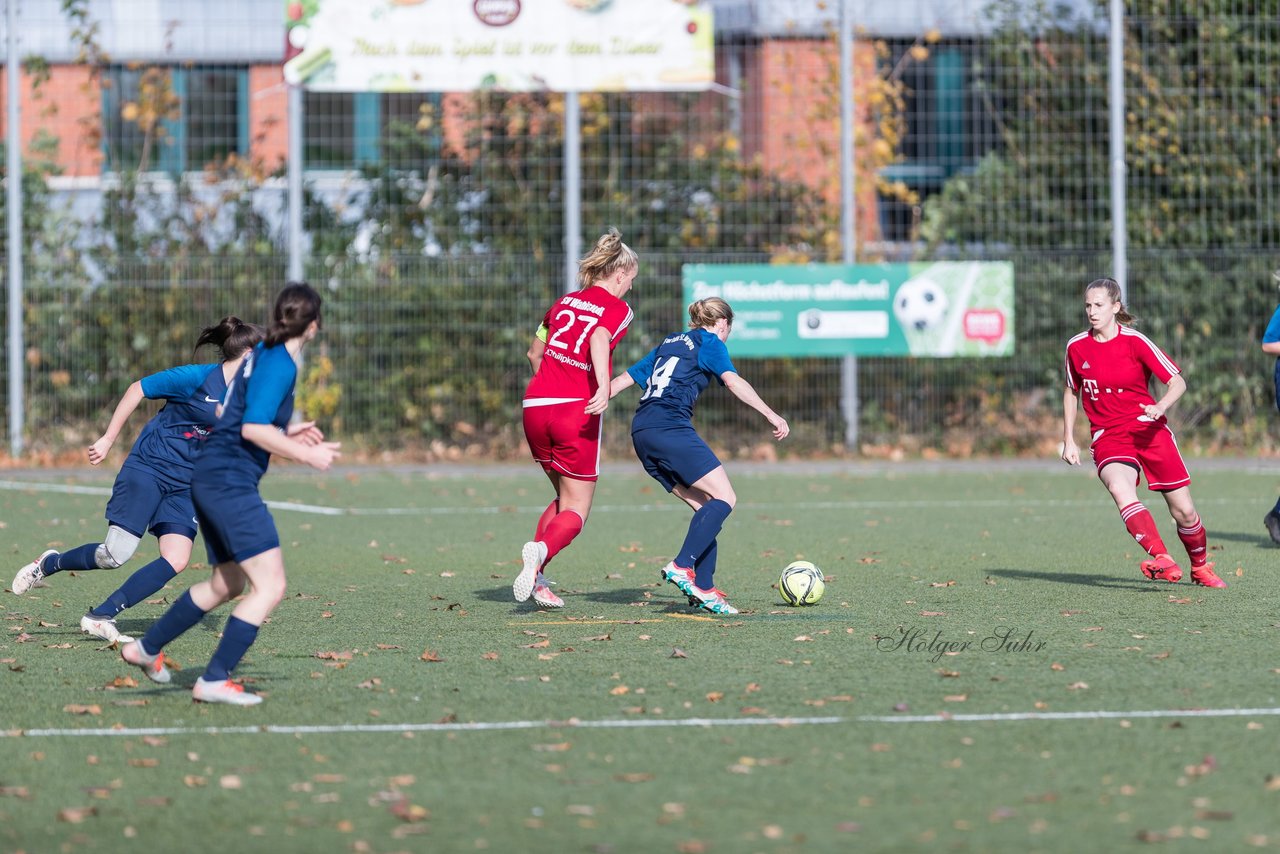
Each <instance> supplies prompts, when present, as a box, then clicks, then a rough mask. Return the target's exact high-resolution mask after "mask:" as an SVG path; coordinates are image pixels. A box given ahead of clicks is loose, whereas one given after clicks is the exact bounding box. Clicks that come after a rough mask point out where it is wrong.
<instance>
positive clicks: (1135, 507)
mask: <svg viewBox="0 0 1280 854" xmlns="http://www.w3.org/2000/svg"><path fill="white" fill-rule="evenodd" d="M1120 518H1121V519H1122V520H1123V521H1124V526H1125V528H1126V529H1127V530H1128V531H1129V533H1130V534H1131V535H1132V536H1133V538H1134V539H1135V540H1136V541H1137V542H1138V545H1140V546H1142V547H1143V548H1144V549H1146V550H1147V554H1149V555H1151V556H1152V557H1155V556H1156V555H1162V554H1167V553H1168V552H1166V551H1165V547H1164V540H1162V539H1160V531H1158V530H1157V529H1156V520H1155V519H1152V518H1151V513H1150V511H1148V510H1147V508H1146V507H1144V506H1143V505H1142V502H1141V501H1135V502H1133V503H1132V504H1130V505H1128V506H1127V507H1121V508H1120Z"/></svg>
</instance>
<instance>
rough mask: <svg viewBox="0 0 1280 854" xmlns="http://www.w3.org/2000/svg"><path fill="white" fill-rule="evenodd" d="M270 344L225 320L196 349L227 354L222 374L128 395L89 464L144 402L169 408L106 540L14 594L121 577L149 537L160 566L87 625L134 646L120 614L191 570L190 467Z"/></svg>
mask: <svg viewBox="0 0 1280 854" xmlns="http://www.w3.org/2000/svg"><path fill="white" fill-rule="evenodd" d="M261 340H262V328H261V327H260V326H256V325H254V324H252V323H245V322H244V321H242V320H240V319H239V318H237V317H224V318H223V319H222V321H221V322H219V323H218V325H216V326H210V327H208V328H207V329H205V330H204V331H202V332H201V333H200V337H199V338H198V339H197V340H196V346H195V349H196V350H198V349H200V348H201V347H203V346H204V345H206V344H212V345H214V346H216V347H218V349H219V350H220V352H221V356H222V362H221V364H220V365H182V366H180V367H176V368H170V369H169V370H167V371H161V372H159V373H156V374H151V375H150V376H146V377H143V378H142V379H140V380H138V381H137V382H135V383H133V384H132V385H131V386H129V388H128V390H127V391H125V393H124V397H122V398H121V399H120V402H119V403H118V404H117V405H116V409H115V412H114V413H113V414H112V416H111V421H110V423H109V424H108V425H107V430H106V432H105V433H103V434H102V436H101V437H99V438H98V440H97V441H96V442H94V443H93V444H92V445H90V446H89V462H90V463H91V464H92V465H95V466H96V465H99V464H100V463H101V462H102V461H103V460H104V459H106V457H107V453H108V452H109V451H110V450H111V446H112V445H114V444H115V441H116V438H117V437H118V436H119V435H120V431H121V430H122V429H124V425H125V423H126V422H127V421H128V420H129V416H131V415H132V414H133V412H134V410H135V409H137V408H138V405H139V404H141V403H142V401H143V400H144V399H147V400H163V401H165V405H164V406H163V407H162V408H161V410H160V411H159V412H158V413H157V414H156V415H155V417H154V418H152V419H151V420H150V421H148V422H147V424H146V426H145V427H143V428H142V432H141V433H140V434H139V435H138V438H137V441H135V442H134V443H133V448H132V449H131V450H130V451H129V456H128V457H126V458H125V461H124V464H123V465H122V466H121V467H120V473H119V474H118V475H117V476H116V482H115V486H113V487H112V489H111V500H110V501H108V502H107V511H106V517H107V536H106V538H105V539H104V540H103V541H102V542H100V543H85V544H84V545H82V546H77V547H76V548H74V549H70V550H69V551H65V552H61V553H59V552H58V551H57V550H55V549H49V550H47V551H45V552H44V553H43V554H41V555H40V557H38V558H36V559H35V560H33V561H32V562H31V563H29V564H27V565H26V566H24V567H23V568H22V569H20V570H18V574H17V575H16V576H15V577H14V579H13V586H12V588H11V589H12V590H13V592H14V593H17V594H18V595H22V594H23V593H26V592H27V591H28V590H30V589H31V588H32V587H34V586H36V585H42V586H43V581H44V579H45V578H48V577H49V576H51V575H54V574H56V573H59V572H63V571H66V570H80V571H84V570H91V569H115V568H117V567H119V566H123V565H124V564H125V563H126V562H127V561H128V560H129V559H130V558H131V557H133V554H134V552H135V551H136V550H137V548H138V544H139V543H140V542H141V541H142V537H143V536H144V535H145V534H146V533H147V532H150V533H151V534H153V535H154V536H155V537H156V539H157V540H158V541H159V544H160V557H158V558H156V559H155V560H153V561H151V562H150V563H148V564H146V565H145V566H143V567H141V568H139V569H138V570H137V571H136V572H134V573H133V574H132V575H130V576H129V578H128V579H127V580H126V581H125V582H124V584H122V585H120V587H119V588H118V589H117V590H116V591H115V592H114V593H112V594H111V595H110V596H108V597H107V598H106V600H105V601H104V602H102V603H101V604H100V605H98V606H97V607H96V608H91V609H90V610H89V613H87V614H85V615H84V616H83V617H81V618H80V628H81V629H83V630H84V631H85V632H87V633H88V634H90V635H93V636H94V637H99V638H102V639H103V640H105V641H111V642H116V641H122V642H127V641H129V640H131V638H129V637H127V636H124V635H121V634H120V630H119V629H118V628H117V627H116V619H115V618H116V615H118V614H119V613H120V612H121V611H123V610H125V609H126V608H131V607H133V606H134V605H137V604H138V603H139V602H141V601H143V600H144V599H146V598H147V597H148V596H150V595H151V594H153V593H155V592H156V591H157V590H159V589H160V588H162V587H164V586H165V584H167V583H168V582H169V580H170V579H172V578H173V577H174V576H175V575H177V574H178V573H179V572H182V570H184V569H186V566H187V562H188V561H190V559H191V546H192V544H193V542H194V541H195V537H196V518H195V516H196V514H195V507H194V506H193V505H192V503H191V465H192V459H193V458H194V456H195V453H196V449H197V448H198V447H199V446H200V445H201V443H203V441H204V440H205V439H206V438H207V437H208V436H209V431H210V430H211V429H212V428H213V423H214V421H215V420H216V415H215V414H214V408H215V407H216V406H217V405H218V403H219V401H221V400H222V395H223V393H224V392H225V391H226V390H227V383H228V382H229V381H230V379H231V377H233V376H235V372H236V371H237V370H239V368H240V363H241V361H243V359H244V357H245V355H246V354H247V353H248V352H249V350H250V349H252V347H253V346H254V345H255V344H257V343H258V342H259V341H261Z"/></svg>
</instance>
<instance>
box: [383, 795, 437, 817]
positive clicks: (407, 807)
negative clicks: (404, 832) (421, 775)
mask: <svg viewBox="0 0 1280 854" xmlns="http://www.w3.org/2000/svg"><path fill="white" fill-rule="evenodd" d="M390 812H391V814H392V815H393V816H395V817H396V818H398V819H400V820H401V821H403V822H418V821H422V820H423V819H425V818H428V817H430V815H431V810H429V809H427V808H426V807H424V806H419V805H418V804H414V803H410V802H409V799H408V798H402V799H401V800H399V801H396V802H395V803H394V804H392V805H391V808H390Z"/></svg>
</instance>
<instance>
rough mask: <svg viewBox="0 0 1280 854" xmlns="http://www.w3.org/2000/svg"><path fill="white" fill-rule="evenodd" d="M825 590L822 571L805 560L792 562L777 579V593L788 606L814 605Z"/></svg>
mask: <svg viewBox="0 0 1280 854" xmlns="http://www.w3.org/2000/svg"><path fill="white" fill-rule="evenodd" d="M826 589H827V585H826V583H825V582H824V581H823V579H822V570H820V569H818V567H816V566H814V565H813V564H812V563H810V562H809V561H807V560H793V561H792V562H791V563H789V564H787V568H786V569H784V570H782V577H781V578H779V579H778V592H779V593H781V594H782V600H783V601H784V602H786V603H787V604H788V605H816V604H818V600H819V599H821V598H822V593H823V591H824V590H826Z"/></svg>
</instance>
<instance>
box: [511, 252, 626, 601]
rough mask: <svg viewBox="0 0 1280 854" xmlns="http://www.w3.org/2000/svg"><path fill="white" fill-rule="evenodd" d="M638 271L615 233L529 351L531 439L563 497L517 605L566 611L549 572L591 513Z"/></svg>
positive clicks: (519, 588) (544, 524) (534, 547)
mask: <svg viewBox="0 0 1280 854" xmlns="http://www.w3.org/2000/svg"><path fill="white" fill-rule="evenodd" d="M639 266H640V260H639V258H638V257H637V256H636V253H635V252H634V251H632V249H631V247H629V246H627V244H625V243H623V242H622V235H621V234H619V232H618V230H617V229H616V228H610V229H609V230H608V231H607V232H605V233H604V234H602V235H601V236H600V239H599V240H597V241H596V245H595V247H593V248H592V250H591V251H590V252H588V253H587V255H586V256H585V257H584V258H583V259H582V260H581V261H579V262H578V284H580V285H581V286H582V290H580V291H574V292H573V293H571V294H565V295H564V296H562V297H560V299H558V300H556V302H555V304H553V305H552V306H551V308H549V309H547V313H546V315H545V316H544V317H543V319H542V326H540V327H539V328H538V334H537V336H535V337H534V340H533V343H532V344H531V345H530V346H529V353H528V355H529V364H530V365H532V366H533V379H532V380H530V381H529V387H528V388H527V389H526V390H525V393H524V435H525V438H526V439H527V440H528V442H529V450H530V451H531V452H532V453H533V459H534V461H535V462H537V463H538V464H540V465H541V466H542V470H543V471H544V472H546V475H547V477H548V478H549V479H550V480H551V485H552V486H553V487H554V488H555V491H556V497H555V498H554V499H552V501H551V503H550V504H548V505H547V509H546V510H544V511H542V516H541V517H539V519H538V525H537V528H536V529H535V531H534V535H533V539H532V540H530V541H529V542H527V543H525V544H524V548H523V549H522V550H521V553H520V558H521V560H522V561H523V563H524V566H523V567H522V568H521V570H520V574H519V575H517V576H516V580H515V583H514V584H512V585H511V592H512V593H514V594H515V598H516V601H517V602H523V601H525V600H526V599H528V598H529V596H530V595H532V596H533V599H534V601H535V602H536V603H537V604H538V605H540V606H542V607H544V608H560V607H563V606H564V601H563V600H561V598H560V597H559V596H557V595H556V594H555V593H553V592H551V588H550V587H548V586H547V582H546V579H545V578H544V577H543V574H542V570H543V567H544V566H546V565H547V562H548V561H550V560H551V559H552V558H553V557H555V556H556V554H558V553H559V552H560V550H561V549H563V548H564V547H565V546H567V545H569V543H571V542H573V538H574V537H576V536H577V535H578V532H580V531H581V530H582V526H583V525H584V524H586V521H587V514H588V513H590V512H591V500H592V498H593V497H594V496H595V490H596V478H597V477H599V475H600V429H601V423H602V421H603V419H602V418H601V416H602V414H603V413H604V411H605V409H607V408H608V406H609V377H610V376H611V375H612V372H611V367H612V365H611V360H612V357H613V348H614V347H616V346H617V345H618V342H619V341H621V340H622V338H623V336H624V335H626V334H627V326H628V325H629V324H630V323H631V307H630V306H629V305H627V304H626V303H625V302H623V301H622V298H623V297H624V296H626V294H627V291H629V290H631V283H632V282H633V281H635V278H636V272H637V271H638V270H639Z"/></svg>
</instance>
